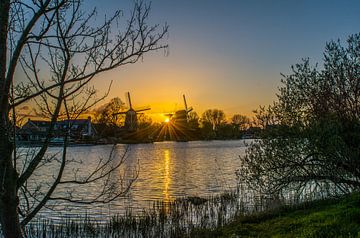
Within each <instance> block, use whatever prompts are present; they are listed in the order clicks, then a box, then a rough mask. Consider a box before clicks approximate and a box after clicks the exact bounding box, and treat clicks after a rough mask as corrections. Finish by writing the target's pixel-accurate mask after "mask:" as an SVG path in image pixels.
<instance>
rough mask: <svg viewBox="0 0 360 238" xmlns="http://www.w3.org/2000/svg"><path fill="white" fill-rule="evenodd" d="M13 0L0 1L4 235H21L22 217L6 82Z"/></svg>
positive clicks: (18, 237) (0, 219)
mask: <svg viewBox="0 0 360 238" xmlns="http://www.w3.org/2000/svg"><path fill="white" fill-rule="evenodd" d="M9 9H10V0H1V1H0V223H1V229H2V231H3V235H4V237H5V238H22V237H23V234H22V230H21V226H20V221H19V213H18V206H19V199H18V196H17V179H18V175H17V172H16V169H15V168H14V166H13V164H12V152H13V144H12V139H15V138H12V132H11V123H10V122H9V114H8V112H9V111H8V108H9V91H8V90H7V88H6V87H5V85H6V67H7V62H8V61H7V56H6V55H7V37H8V19H9Z"/></svg>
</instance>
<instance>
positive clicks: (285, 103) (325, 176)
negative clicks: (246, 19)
mask: <svg viewBox="0 0 360 238" xmlns="http://www.w3.org/2000/svg"><path fill="white" fill-rule="evenodd" d="M359 46H360V34H355V35H352V36H350V37H349V38H348V40H347V47H343V46H342V45H341V44H340V41H332V42H330V43H328V44H327V45H326V48H325V52H324V64H323V68H322V69H318V68H317V67H313V66H311V64H310V61H309V59H304V60H303V61H302V62H301V63H299V64H296V65H295V66H293V67H292V74H290V75H284V76H283V79H282V83H283V86H282V87H280V89H279V94H278V100H277V101H276V102H275V103H274V104H273V105H271V106H269V107H267V108H266V107H261V108H260V109H259V110H258V114H257V119H258V120H257V123H258V124H259V125H262V127H263V128H264V129H265V130H263V133H262V138H261V140H257V141H255V142H254V143H253V144H252V145H251V146H250V147H249V149H248V150H247V153H246V155H245V156H244V158H243V166H242V167H241V168H239V175H240V176H241V180H242V181H247V182H248V184H249V185H251V186H252V187H253V188H255V189H259V190H260V191H263V192H270V193H273V194H274V193H275V194H282V193H287V192H289V191H296V194H297V195H298V196H301V195H303V193H304V191H305V190H310V192H312V194H314V192H316V191H317V192H319V191H320V192H322V193H325V194H329V193H330V194H333V193H335V192H342V193H344V192H349V191H352V190H353V189H358V188H360V163H359V159H360V151H359V148H360V104H359V99H360V87H359V85H360V84H359V83H360V81H359V79H360V57H359V56H360V47H359ZM308 192H309V191H308Z"/></svg>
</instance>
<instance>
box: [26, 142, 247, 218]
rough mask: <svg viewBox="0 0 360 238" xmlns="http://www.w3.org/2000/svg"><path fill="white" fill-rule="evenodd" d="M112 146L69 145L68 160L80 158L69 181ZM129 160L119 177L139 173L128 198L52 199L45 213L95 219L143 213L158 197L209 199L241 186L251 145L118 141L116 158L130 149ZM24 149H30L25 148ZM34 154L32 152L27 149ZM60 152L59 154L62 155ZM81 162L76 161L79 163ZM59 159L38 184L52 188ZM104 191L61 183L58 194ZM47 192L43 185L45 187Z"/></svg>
mask: <svg viewBox="0 0 360 238" xmlns="http://www.w3.org/2000/svg"><path fill="white" fill-rule="evenodd" d="M111 149H112V146H111V145H98V146H74V147H69V148H68V151H67V153H68V156H67V159H68V160H69V161H74V162H72V163H70V164H69V166H67V167H66V168H65V171H64V176H63V177H64V180H67V179H70V178H72V177H74V175H75V174H76V176H77V177H78V178H80V177H81V176H82V175H84V174H87V173H89V172H90V171H91V170H92V169H93V168H95V167H96V165H97V161H98V160H99V158H104V159H105V158H106V157H107V156H108V155H109V153H110V152H111ZM126 149H127V152H126V154H125V161H124V163H123V165H122V166H121V167H120V169H119V170H118V171H117V173H116V174H115V175H114V176H123V177H124V181H126V180H127V179H129V178H130V177H132V176H133V175H134V173H135V172H138V177H137V179H136V181H135V182H134V184H133V185H132V188H131V190H130V191H129V192H128V193H127V195H126V196H123V197H119V198H117V199H116V200H114V201H113V202H111V203H109V204H71V203H69V202H67V201H52V202H50V203H49V205H50V206H49V208H45V209H42V210H41V212H40V213H39V217H46V218H50V219H52V220H54V221H57V220H60V219H63V218H64V217H71V218H74V217H84V216H90V217H91V218H95V219H99V220H100V219H103V218H104V217H111V216H112V215H115V214H124V213H125V211H126V210H128V209H131V210H132V211H133V212H135V213H136V212H139V211H141V210H142V209H146V208H148V207H149V206H151V203H152V202H153V201H156V200H164V201H170V200H173V199H176V198H182V197H186V196H199V197H206V196H211V195H217V194H220V193H223V192H225V191H229V190H233V189H235V188H236V184H237V179H236V175H235V171H236V169H237V168H239V166H240V158H239V156H240V155H243V154H244V152H245V149H246V141H244V140H234V141H191V142H159V143H152V144H136V145H116V147H115V155H114V156H115V157H116V159H115V161H116V160H119V159H120V158H121V157H122V156H123V155H124V151H126ZM60 151H61V148H58V147H51V148H50V149H49V150H48V153H47V155H48V156H49V160H51V158H52V157H51V156H52V155H54V154H56V153H58V152H60ZM23 153H24V151H23ZM27 153H28V151H27ZM60 155H61V154H57V155H56V156H60ZM75 161H76V163H75ZM57 170H58V164H57V163H56V162H54V163H50V164H48V165H44V166H43V167H42V168H40V170H39V172H37V173H36V174H35V175H34V176H33V180H34V181H33V183H32V184H31V183H30V185H29V187H31V188H32V190H33V191H34V189H35V188H39V187H43V189H45V188H46V186H47V185H46V181H49V178H50V182H51V178H52V177H53V175H54V174H56V173H57V172H56V171H57ZM101 189H102V187H101V184H93V185H90V186H80V187H79V186H74V185H68V184H64V185H61V186H59V187H58V189H57V190H56V191H55V194H54V196H55V197H56V196H64V195H67V194H72V195H73V194H76V195H77V196H80V197H85V198H88V197H91V195H94V194H96V193H97V192H99V191H100V190H101ZM39 190H41V189H39Z"/></svg>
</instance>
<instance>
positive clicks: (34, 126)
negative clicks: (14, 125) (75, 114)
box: [17, 117, 96, 142]
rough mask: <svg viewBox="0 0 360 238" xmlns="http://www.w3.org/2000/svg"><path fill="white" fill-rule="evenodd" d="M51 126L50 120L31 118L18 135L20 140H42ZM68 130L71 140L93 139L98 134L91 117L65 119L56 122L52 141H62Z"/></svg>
mask: <svg viewBox="0 0 360 238" xmlns="http://www.w3.org/2000/svg"><path fill="white" fill-rule="evenodd" d="M49 128H50V121H41V120H31V119H29V120H28V121H27V122H26V123H25V125H23V126H22V127H21V128H20V130H18V132H17V137H18V139H19V140H20V141H29V142H42V141H44V140H45V138H46V136H47V134H48V130H49ZM68 130H69V135H70V140H71V141H82V140H89V139H90V140H91V139H93V138H94V136H95V135H96V130H95V128H94V126H93V124H92V123H91V118H90V117H88V119H74V120H63V121H57V122H56V123H55V125H54V130H53V131H52V133H51V136H52V141H53V142H60V141H62V140H63V138H64V136H65V134H66V132H68Z"/></svg>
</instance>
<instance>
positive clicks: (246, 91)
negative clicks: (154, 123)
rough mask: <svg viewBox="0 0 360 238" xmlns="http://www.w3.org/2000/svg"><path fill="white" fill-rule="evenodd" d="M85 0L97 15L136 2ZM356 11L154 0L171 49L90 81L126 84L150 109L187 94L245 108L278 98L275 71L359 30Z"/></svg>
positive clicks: (303, 4)
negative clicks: (166, 25)
mask: <svg viewBox="0 0 360 238" xmlns="http://www.w3.org/2000/svg"><path fill="white" fill-rule="evenodd" d="M86 2H87V3H89V4H88V5H87V6H92V4H93V5H94V6H97V7H98V9H99V16H101V15H102V14H110V13H111V12H113V11H114V9H116V8H120V9H124V12H125V13H129V11H130V9H131V6H132V4H133V1H131V0H122V1H116V0H102V1H101V4H100V3H99V1H95V0H87V1H86ZM359 10H360V1H350V0H349V1H340V0H339V1H335V0H326V1H325V0H321V1H315V0H312V1H310V0H304V1H295V0H273V1H270V0H268V1H265V0H263V1H260V0H237V1H235V0H224V1H214V0H193V1H191V0H181V1H175V0H153V1H152V11H151V15H150V20H151V22H154V23H160V24H161V23H165V22H166V23H167V24H168V25H169V26H170V34H169V38H168V42H169V45H170V54H169V56H166V57H165V56H164V54H163V53H162V52H157V53H153V54H151V55H147V56H145V58H144V60H143V61H142V62H139V63H138V64H135V65H131V66H129V67H125V68H121V69H117V70H114V71H113V72H110V73H106V74H105V75H104V76H100V77H99V79H97V82H95V86H96V87H98V88H99V89H100V90H101V89H102V87H103V86H102V85H104V82H109V81H110V80H114V83H113V89H112V91H111V93H110V96H109V100H110V98H112V97H115V96H120V97H123V95H124V92H126V91H131V92H132V95H133V97H134V102H135V103H138V104H139V105H140V104H141V105H144V104H146V105H151V106H152V107H153V109H154V110H153V112H161V111H168V110H173V109H174V108H178V107H181V105H182V104H181V102H182V101H181V95H182V94H183V93H186V95H187V96H188V101H189V103H190V104H191V105H192V106H193V107H194V108H195V110H196V111H198V112H199V113H201V112H202V111H203V110H205V109H207V108H220V109H223V110H225V112H226V113H227V114H228V115H229V116H231V115H232V114H234V113H243V114H247V115H250V114H251V111H252V110H253V109H256V108H257V107H258V106H259V105H266V104H270V103H271V102H272V101H273V100H274V99H275V93H276V91H277V87H278V86H279V84H280V79H281V76H280V73H285V74H286V73H289V72H290V66H291V65H292V64H295V63H297V62H299V61H300V60H301V58H304V57H310V58H311V59H312V60H313V62H314V63H315V62H321V60H322V52H323V49H324V46H325V43H326V42H327V41H330V40H332V39H335V40H336V39H338V38H340V39H341V40H342V41H345V40H346V38H347V36H348V35H349V34H353V33H357V32H359V31H360V14H359ZM125 16H126V14H125ZM99 19H100V17H99ZM141 105H140V106H141Z"/></svg>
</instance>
